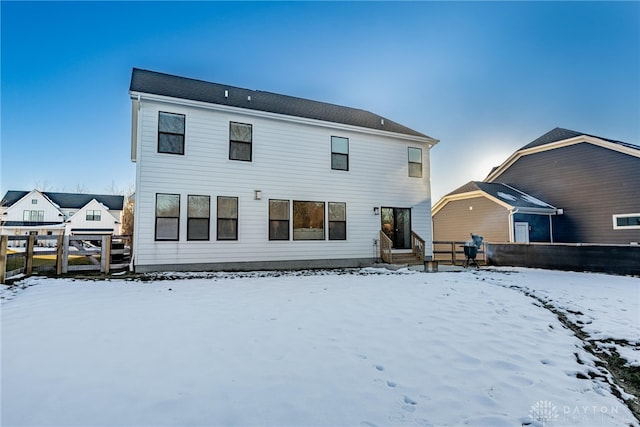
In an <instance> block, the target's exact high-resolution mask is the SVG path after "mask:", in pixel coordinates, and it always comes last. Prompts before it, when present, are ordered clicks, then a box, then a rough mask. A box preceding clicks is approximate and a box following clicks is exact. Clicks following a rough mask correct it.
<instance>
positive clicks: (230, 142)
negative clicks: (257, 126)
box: [229, 121, 253, 162]
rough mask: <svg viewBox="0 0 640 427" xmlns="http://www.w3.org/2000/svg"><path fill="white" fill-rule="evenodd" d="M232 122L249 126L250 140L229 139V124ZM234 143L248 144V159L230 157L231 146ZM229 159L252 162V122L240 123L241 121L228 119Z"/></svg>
mask: <svg viewBox="0 0 640 427" xmlns="http://www.w3.org/2000/svg"><path fill="white" fill-rule="evenodd" d="M232 124H236V125H243V126H249V128H250V129H251V142H246V141H237V140H233V139H231V125H232ZM234 143H235V144H248V145H249V159H236V158H232V157H231V146H232V145H233V144H234ZM229 160H234V161H238V162H253V124H252V123H241V122H234V121H229Z"/></svg>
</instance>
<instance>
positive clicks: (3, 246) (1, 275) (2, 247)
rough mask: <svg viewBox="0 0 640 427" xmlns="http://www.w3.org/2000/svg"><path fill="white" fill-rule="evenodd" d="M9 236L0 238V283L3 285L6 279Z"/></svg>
mask: <svg viewBox="0 0 640 427" xmlns="http://www.w3.org/2000/svg"><path fill="white" fill-rule="evenodd" d="M8 241H9V236H7V235H3V236H0V283H1V284H4V281H5V279H6V278H7V242H8Z"/></svg>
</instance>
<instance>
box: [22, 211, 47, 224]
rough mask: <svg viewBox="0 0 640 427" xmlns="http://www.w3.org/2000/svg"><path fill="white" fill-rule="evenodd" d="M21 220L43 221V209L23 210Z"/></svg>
mask: <svg viewBox="0 0 640 427" xmlns="http://www.w3.org/2000/svg"><path fill="white" fill-rule="evenodd" d="M22 220H23V221H27V222H44V211H31V210H29V211H23V212H22Z"/></svg>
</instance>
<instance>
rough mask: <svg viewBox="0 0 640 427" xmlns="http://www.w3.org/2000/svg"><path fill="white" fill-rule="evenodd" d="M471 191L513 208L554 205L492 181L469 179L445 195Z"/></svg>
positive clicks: (549, 207)
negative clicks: (483, 194)
mask: <svg viewBox="0 0 640 427" xmlns="http://www.w3.org/2000/svg"><path fill="white" fill-rule="evenodd" d="M472 191H483V192H485V193H487V194H489V195H491V196H493V197H495V198H496V199H499V200H501V201H503V202H504V203H506V204H508V205H509V206H511V207H514V208H520V209H550V210H555V207H554V206H552V205H550V204H548V203H546V202H544V201H542V200H539V199H537V198H535V197H533V196H530V195H529V194H527V193H524V192H522V191H520V190H518V189H517V188H514V187H511V186H510V185H507V184H498V183H493V182H480V181H470V182H468V183H466V184H464V185H463V186H461V187H459V188H457V189H455V190H453V191H452V192H451V193H449V194H447V196H452V195H455V194H464V193H470V192H472Z"/></svg>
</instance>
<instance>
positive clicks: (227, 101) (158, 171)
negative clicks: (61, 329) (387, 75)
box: [129, 69, 438, 271]
mask: <svg viewBox="0 0 640 427" xmlns="http://www.w3.org/2000/svg"><path fill="white" fill-rule="evenodd" d="M129 94H130V96H131V100H132V106H133V109H132V145H131V147H132V149H131V156H132V161H134V162H136V195H135V197H136V200H135V225H134V230H135V231H134V244H133V247H134V253H133V263H134V266H135V269H136V271H157V270H225V269H232V270H247V269H273V268H314V267H316V268H317V267H323V268H325V267H350V266H362V265H370V264H371V263H372V261H373V260H376V259H377V258H378V256H379V246H378V245H379V244H380V241H379V240H380V231H381V230H383V231H384V232H385V234H386V235H387V236H389V237H390V238H391V240H392V241H393V244H394V247H395V248H396V249H397V250H401V249H409V248H410V247H411V240H412V239H411V237H410V236H411V233H415V234H416V235H418V236H420V237H421V238H422V239H424V240H425V241H426V242H427V245H426V246H427V247H426V251H425V252H426V254H429V255H430V254H431V252H432V250H431V240H432V239H431V237H432V232H431V190H430V178H429V150H430V149H431V148H432V147H433V146H434V145H435V144H436V143H437V142H438V141H437V140H436V139H433V138H431V137H429V136H427V135H425V134H422V133H420V132H417V131H415V130H412V129H409V128H407V127H405V126H402V125H400V124H398V123H396V122H393V121H391V120H389V119H387V118H385V117H381V116H379V115H376V114H373V113H370V112H368V111H363V110H359V109H355V108H348V107H343V106H338V105H332V104H327V103H323V102H316V101H311V100H307V99H301V98H295V97H291V96H285V95H279V94H275V93H270V92H263V91H255V90H248V89H241V88H238V87H232V86H228V85H223V84H217V83H210V82H205V81H200V80H194V79H190V78H184V77H179V76H173V75H168V74H162V73H157V72H153V71H146V70H141V69H133V73H132V78H131V85H130V90H129Z"/></svg>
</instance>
